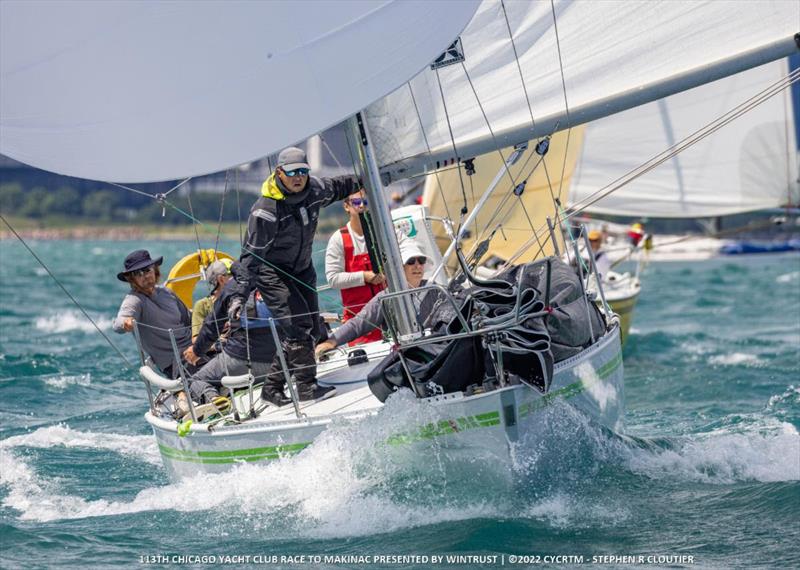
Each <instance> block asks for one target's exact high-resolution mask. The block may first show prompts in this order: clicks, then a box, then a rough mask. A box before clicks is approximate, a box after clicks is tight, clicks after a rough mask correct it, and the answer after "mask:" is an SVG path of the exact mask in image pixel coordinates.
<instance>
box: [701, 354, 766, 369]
mask: <svg viewBox="0 0 800 570" xmlns="http://www.w3.org/2000/svg"><path fill="white" fill-rule="evenodd" d="M708 362H709V364H718V365H721V366H737V365H739V364H745V365H750V366H753V365H758V364H762V363H763V362H762V360H761V359H760V358H759V357H758V356H756V355H754V354H746V353H743V352H734V353H731V354H718V355H716V356H712V357H711V358H709V359H708Z"/></svg>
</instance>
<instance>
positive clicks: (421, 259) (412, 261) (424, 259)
mask: <svg viewBox="0 0 800 570" xmlns="http://www.w3.org/2000/svg"><path fill="white" fill-rule="evenodd" d="M427 261H428V258H427V257H425V256H424V255H421V256H419V257H412V258H411V259H409V260H408V261H406V265H414V264H415V263H419V264H420V265H425V263H426V262H427Z"/></svg>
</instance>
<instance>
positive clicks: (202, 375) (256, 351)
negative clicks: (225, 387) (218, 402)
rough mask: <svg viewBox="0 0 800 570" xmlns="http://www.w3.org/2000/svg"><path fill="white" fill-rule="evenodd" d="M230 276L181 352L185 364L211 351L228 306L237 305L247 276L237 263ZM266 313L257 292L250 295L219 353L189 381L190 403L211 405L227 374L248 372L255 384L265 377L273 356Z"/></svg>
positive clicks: (223, 323)
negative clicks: (191, 401)
mask: <svg viewBox="0 0 800 570" xmlns="http://www.w3.org/2000/svg"><path fill="white" fill-rule="evenodd" d="M231 275H232V276H233V279H230V280H228V281H227V282H226V283H225V285H224V286H223V287H222V291H220V293H219V296H218V297H217V299H216V300H215V301H214V306H213V308H212V309H211V312H210V313H209V314H208V316H207V317H206V319H205V320H204V321H203V326H202V327H201V328H200V332H199V333H198V334H197V337H196V338H195V341H194V344H192V346H190V347H189V348H187V349H186V350H185V351H184V353H183V356H184V358H185V359H186V360H187V361H188V362H191V363H195V362H196V361H197V360H198V359H199V357H198V355H201V354H205V353H206V351H208V349H209V348H211V346H212V345H213V344H214V343H215V342H216V340H217V339H218V338H219V337H220V335H221V333H222V331H223V329H224V327H225V325H226V324H228V314H229V312H230V310H231V305H232V304H236V305H238V304H239V302H240V301H239V300H238V298H237V297H238V295H240V294H241V291H242V287H241V283H247V281H248V275H247V272H246V270H245V269H244V268H243V267H242V266H241V265H240V264H239V263H236V262H234V263H233V264H231ZM259 305H263V307H260V306H259ZM266 313H267V311H266V305H265V304H264V302H263V301H262V300H261V298H260V296H259V293H258V292H257V291H253V292H252V293H250V295H249V297H248V300H247V303H246V304H245V307H244V308H243V309H242V310H241V311H240V315H239V319H238V320H236V321H233V322H230V323H229V326H230V331H229V333H228V337H227V339H226V340H225V343H224V344H223V346H222V352H221V353H220V354H218V355H217V356H215V357H214V358H213V359H211V361H209V362H208V363H207V364H206V365H205V366H203V367H202V368H201V369H200V370H199V371H197V372H196V373H195V374H193V375H192V376H191V377H190V378H189V391H190V392H191V394H192V400H194V401H196V402H201V401H204V402H205V403H209V402H213V401H214V400H215V398H217V396H219V387H220V386H221V380H222V377H223V376H226V375H230V376H239V375H241V374H246V373H247V372H250V373H251V374H253V376H255V378H256V380H257V381H258V380H261V379H263V378H265V377H266V375H267V372H268V370H269V367H270V365H271V363H272V360H273V358H274V357H275V353H276V350H275V342H274V340H273V337H272V331H271V330H270V328H269V321H268V315H267V314H266Z"/></svg>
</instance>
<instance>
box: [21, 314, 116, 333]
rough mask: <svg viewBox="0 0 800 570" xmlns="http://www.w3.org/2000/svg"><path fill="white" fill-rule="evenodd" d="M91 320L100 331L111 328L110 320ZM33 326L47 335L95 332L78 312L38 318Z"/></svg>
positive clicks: (91, 325)
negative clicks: (47, 333)
mask: <svg viewBox="0 0 800 570" xmlns="http://www.w3.org/2000/svg"><path fill="white" fill-rule="evenodd" d="M92 318H93V319H94V322H95V323H97V326H98V327H100V329H101V330H108V329H110V328H111V324H112V321H111V319H109V318H103V317H99V318H98V317H92ZM34 326H36V328H37V329H38V330H40V331H45V332H49V333H65V332H70V331H83V332H94V331H95V330H97V329H95V327H94V325H93V324H92V323H90V322H89V320H88V319H87V318H86V317H85V316H84V315H83V313H81V312H79V311H63V312H60V313H58V314H55V315H50V316H46V317H38V318H37V319H36V321H35V323H34Z"/></svg>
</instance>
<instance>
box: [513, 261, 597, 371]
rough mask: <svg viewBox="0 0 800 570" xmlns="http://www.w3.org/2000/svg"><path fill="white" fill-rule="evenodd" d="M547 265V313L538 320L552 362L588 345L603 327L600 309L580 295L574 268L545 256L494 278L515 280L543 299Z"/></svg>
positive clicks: (579, 283) (581, 291)
mask: <svg viewBox="0 0 800 570" xmlns="http://www.w3.org/2000/svg"><path fill="white" fill-rule="evenodd" d="M548 266H549V296H550V299H549V301H550V303H549V304H550V309H551V312H550V314H549V315H548V316H547V318H546V319H544V321H542V322H543V323H544V324H545V325H546V327H547V332H548V334H549V335H550V351H551V353H552V355H553V361H554V362H561V361H562V360H565V359H567V358H569V357H571V356H574V355H576V354H578V353H579V352H580V351H581V350H583V349H584V348H586V347H588V346H589V345H590V344H592V341H593V338H598V337H600V336H602V335H603V333H604V332H605V329H606V325H605V321H604V319H603V315H602V313H601V312H600V309H599V308H598V307H597V305H596V304H595V303H592V302H590V301H588V300H587V299H586V297H585V296H584V295H583V289H582V287H581V282H580V278H579V277H578V275H577V274H576V273H575V270H574V269H573V268H572V267H570V266H569V265H567V264H566V263H564V262H563V261H562V260H561V259H559V258H558V257H548V258H545V259H541V260H539V261H535V262H533V263H528V264H525V265H518V266H515V267H512V268H511V269H509V270H508V271H506V272H504V273H503V274H501V275H500V276H498V279H502V280H504V281H508V282H509V283H518V286H519V287H520V288H522V289H523V290H524V289H526V288H532V289H535V290H536V291H537V292H538V293H539V295H540V297H539V298H540V299H543V300H545V301H546V300H547V299H546V297H547V295H548Z"/></svg>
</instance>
